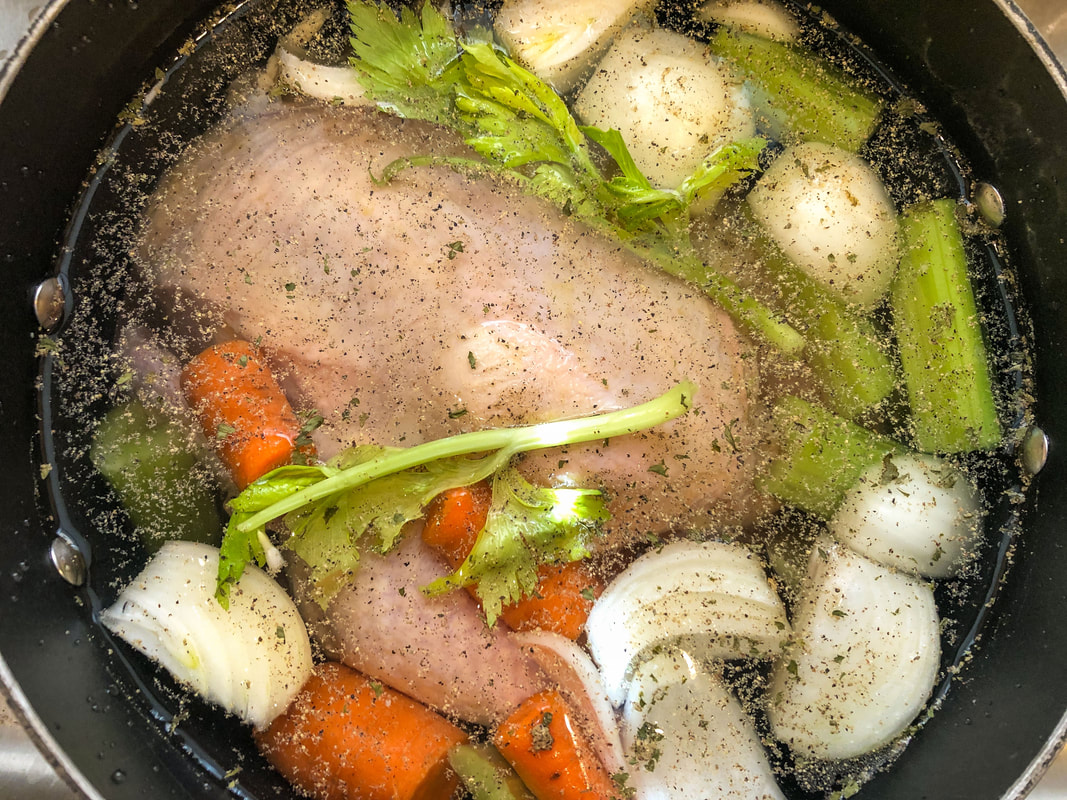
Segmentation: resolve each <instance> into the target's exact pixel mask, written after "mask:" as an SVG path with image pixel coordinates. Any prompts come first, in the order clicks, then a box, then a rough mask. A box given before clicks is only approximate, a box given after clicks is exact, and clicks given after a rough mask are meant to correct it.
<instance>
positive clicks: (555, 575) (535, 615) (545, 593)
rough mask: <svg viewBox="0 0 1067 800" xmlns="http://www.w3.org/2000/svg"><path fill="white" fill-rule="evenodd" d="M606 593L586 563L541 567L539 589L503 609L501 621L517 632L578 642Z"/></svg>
mask: <svg viewBox="0 0 1067 800" xmlns="http://www.w3.org/2000/svg"><path fill="white" fill-rule="evenodd" d="M603 589H604V584H603V582H602V581H601V580H600V579H599V578H597V577H596V576H595V575H594V574H593V572H592V570H591V569H590V568H589V566H588V565H587V562H585V561H569V562H567V563H566V564H542V565H541V566H540V567H539V568H538V570H537V588H536V589H534V591H533V592H532V593H530V594H528V595H526V596H525V597H523V598H522V599H521V600H518V601H516V602H515V603H512V604H511V605H508V606H504V608H503V609H501V611H500V618H501V619H503V620H504V622H506V623H507V624H508V626H509V627H510V628H511V629H512V630H514V631H532V630H541V631H553V632H555V633H558V634H560V635H561V636H566V637H567V638H568V639H572V640H573V639H577V638H578V637H579V636H581V635H582V632H583V631H584V630H585V621H586V620H587V619H589V612H590V611H592V609H593V603H594V601H595V600H596V598H597V597H598V596H599V595H600V593H601V592H602V591H603Z"/></svg>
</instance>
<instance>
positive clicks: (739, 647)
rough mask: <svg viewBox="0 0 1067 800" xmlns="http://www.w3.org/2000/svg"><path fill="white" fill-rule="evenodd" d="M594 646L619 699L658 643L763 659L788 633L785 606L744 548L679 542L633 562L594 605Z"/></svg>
mask: <svg viewBox="0 0 1067 800" xmlns="http://www.w3.org/2000/svg"><path fill="white" fill-rule="evenodd" d="M585 631H586V637H587V640H588V643H589V651H590V652H591V653H592V655H593V659H594V660H595V661H596V663H597V664H598V665H599V666H600V674H601V675H602V676H603V680H604V688H605V689H606V690H607V693H608V697H610V698H611V701H612V703H613V704H615V705H616V706H620V705H622V702H623V700H624V699H625V697H626V682H627V680H628V678H629V675H630V673H631V671H632V669H633V668H634V666H635V665H636V663H638V662H639V661H640V659H641V658H642V657H643V656H644V655H645V654H646V653H647V652H648V651H649V650H650V649H651V648H652V647H654V646H656V645H660V644H665V643H681V644H682V645H683V646H684V647H686V648H687V649H688V650H690V652H693V653H694V654H695V655H698V656H699V657H701V658H706V659H715V658H742V657H757V658H765V657H771V656H775V655H777V654H778V653H779V651H780V648H781V647H782V645H783V644H784V642H785V640H786V637H787V636H788V634H789V625H788V623H787V621H786V616H785V609H784V608H783V607H782V601H781V600H780V599H779V597H778V595H777V593H776V592H775V591H774V589H773V588H772V587H771V585H770V583H769V582H768V580H767V575H766V573H765V572H764V570H763V566H762V564H760V561H759V559H758V558H757V557H756V555H755V554H754V553H752V552H751V551H750V550H748V549H747V548H745V547H742V546H740V545H734V544H727V543H724V542H692V541H685V540H683V541H677V542H672V543H670V544H668V545H665V546H664V547H662V548H661V549H659V550H657V551H654V552H652V553H648V554H646V555H644V556H642V557H641V558H639V559H637V560H636V561H634V562H633V563H632V564H631V565H630V566H629V567H627V568H626V570H624V571H623V572H622V573H621V574H620V575H619V576H618V577H616V578H615V580H613V581H612V582H611V584H610V585H609V586H608V587H607V589H606V590H605V591H604V593H603V594H602V595H601V596H600V598H599V599H598V600H597V601H596V603H595V604H594V605H593V609H592V611H591V612H590V614H589V619H588V621H587V622H586V626H585Z"/></svg>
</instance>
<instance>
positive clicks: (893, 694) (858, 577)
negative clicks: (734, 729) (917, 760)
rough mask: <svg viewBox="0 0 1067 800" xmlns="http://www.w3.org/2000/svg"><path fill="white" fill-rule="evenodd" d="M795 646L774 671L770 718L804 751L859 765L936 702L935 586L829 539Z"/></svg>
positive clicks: (801, 607) (816, 561) (820, 549)
mask: <svg viewBox="0 0 1067 800" xmlns="http://www.w3.org/2000/svg"><path fill="white" fill-rule="evenodd" d="M793 632H794V636H795V639H796V642H797V644H796V649H795V650H794V651H792V652H790V653H789V654H787V655H786V656H784V657H783V658H782V659H781V660H780V661H779V662H778V663H777V664H776V665H775V668H774V673H773V675H772V677H771V684H770V688H769V689H768V695H769V698H770V702H769V704H768V716H769V718H770V722H771V729H772V731H773V732H774V735H775V736H776V737H777V738H778V739H780V740H781V741H783V742H785V743H786V744H788V745H789V746H790V747H791V748H792V749H793V750H794V751H795V752H797V753H800V754H803V755H806V756H814V757H816V758H823V759H841V758H851V757H853V756H858V755H862V754H863V753H867V752H870V751H871V750H874V749H876V748H878V747H881V746H882V745H884V744H888V743H889V742H890V741H892V740H893V739H894V738H895V737H897V736H899V735H900V734H901V733H902V732H903V731H904V730H905V728H907V726H908V724H909V723H911V721H912V720H913V719H915V716H916V715H917V714H918V713H919V711H920V710H921V709H922V707H923V704H924V703H926V700H927V699H928V698H929V697H930V692H931V691H932V690H933V686H934V680H935V679H936V677H937V670H938V665H939V662H940V657H941V653H940V634H939V628H938V616H937V607H936V606H935V605H934V595H933V592H932V591H931V589H930V587H929V585H927V584H925V583H922V582H920V581H919V580H917V579H916V578H914V577H912V576H910V575H905V574H903V573H900V572H894V571H892V570H890V569H888V568H886V567H883V566H882V565H881V564H876V563H875V562H873V561H871V560H870V559H867V558H865V557H864V556H861V555H859V554H858V553H854V552H852V551H851V550H849V549H848V548H847V547H845V546H844V545H841V544H837V543H834V542H832V541H831V540H829V539H828V538H824V539H820V540H819V542H818V543H817V544H816V547H815V549H814V551H813V552H812V556H811V561H810V562H809V566H808V576H807V583H806V584H805V586H804V588H803V589H802V591H801V595H800V598H799V600H798V603H797V609H796V614H795V616H794V620H793Z"/></svg>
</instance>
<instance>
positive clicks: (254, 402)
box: [182, 341, 301, 489]
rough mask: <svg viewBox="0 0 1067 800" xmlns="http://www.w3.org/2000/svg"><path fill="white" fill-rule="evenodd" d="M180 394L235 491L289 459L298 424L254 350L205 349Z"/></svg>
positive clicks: (239, 345) (231, 345)
mask: <svg viewBox="0 0 1067 800" xmlns="http://www.w3.org/2000/svg"><path fill="white" fill-rule="evenodd" d="M182 390H183V391H184V392H185V397H186V400H188V402H189V405H190V406H192V408H193V410H194V411H195V412H196V414H197V416H198V417H199V419H200V424H201V426H202V427H203V429H204V433H205V434H206V435H207V437H208V439H209V440H212V441H214V443H215V447H216V449H217V450H218V454H219V458H221V459H222V462H223V463H224V464H225V465H226V468H227V469H228V470H229V471H230V475H231V476H232V477H233V480H234V483H236V484H237V486H238V488H240V489H243V488H244V487H246V486H248V484H250V483H252V481H254V480H256V478H259V477H260V476H262V475H265V474H266V473H268V472H270V471H271V470H272V469H274V468H276V467H280V466H282V465H283V464H287V463H289V461H290V459H292V457H293V453H294V452H295V451H296V447H297V439H298V437H299V436H300V434H301V425H300V421H299V420H298V419H297V416H296V414H295V413H294V412H293V409H292V407H291V406H290V405H289V401H288V400H287V399H286V397H285V394H284V393H283V392H282V389H281V386H279V385H278V381H277V380H276V379H275V377H274V376H273V375H272V374H271V372H270V369H269V368H268V367H267V366H266V364H265V363H264V361H263V358H262V356H261V355H260V353H259V351H258V350H257V349H256V347H255V346H254V345H252V344H250V343H249V342H243V341H232V342H226V343H224V344H218V345H215V346H213V347H209V348H208V349H207V350H204V351H203V352H202V353H200V354H199V355H198V356H196V357H195V358H193V360H192V361H190V362H189V363H188V364H187V365H186V366H185V369H183V370H182Z"/></svg>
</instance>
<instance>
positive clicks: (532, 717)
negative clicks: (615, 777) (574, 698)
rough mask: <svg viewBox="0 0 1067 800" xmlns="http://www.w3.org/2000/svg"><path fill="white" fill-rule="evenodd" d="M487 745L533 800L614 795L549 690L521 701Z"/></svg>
mask: <svg viewBox="0 0 1067 800" xmlns="http://www.w3.org/2000/svg"><path fill="white" fill-rule="evenodd" d="M493 744H495V745H496V747H497V749H498V750H499V751H500V753H501V755H503V756H504V758H506V759H507V760H508V762H509V763H510V764H511V766H513V767H514V768H515V771H516V772H517V773H519V777H520V778H522V780H523V783H525V784H526V786H527V787H528V788H529V789H530V791H531V792H533V794H534V796H535V797H536V798H537V800H593V799H594V798H596V800H608V798H614V797H615V796H616V795H617V794H618V791H617V789H616V788H615V785H614V783H613V782H612V780H611V776H610V775H608V773H607V770H605V769H604V767H603V766H602V765H601V763H600V761H599V760H598V759H597V757H596V756H595V755H594V754H593V751H592V748H591V747H590V746H589V744H588V742H586V740H585V738H584V737H583V736H582V734H581V732H580V731H579V730H578V728H577V726H576V725H575V723H574V720H573V715H572V714H571V710H570V708H569V707H568V706H567V704H566V702H565V701H564V700H563V697H562V696H561V695H560V693H559V692H557V691H555V690H548V691H544V692H540V693H538V694H535V695H534V696H533V697H530V698H528V699H526V700H524V701H523V702H522V704H521V705H520V706H519V707H518V708H517V709H515V712H514V713H513V714H512V715H511V716H509V717H508V718H507V719H506V720H505V721H504V722H503V723H501V724H500V725H499V726H498V727H497V729H496V733H495V734H494V735H493Z"/></svg>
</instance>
